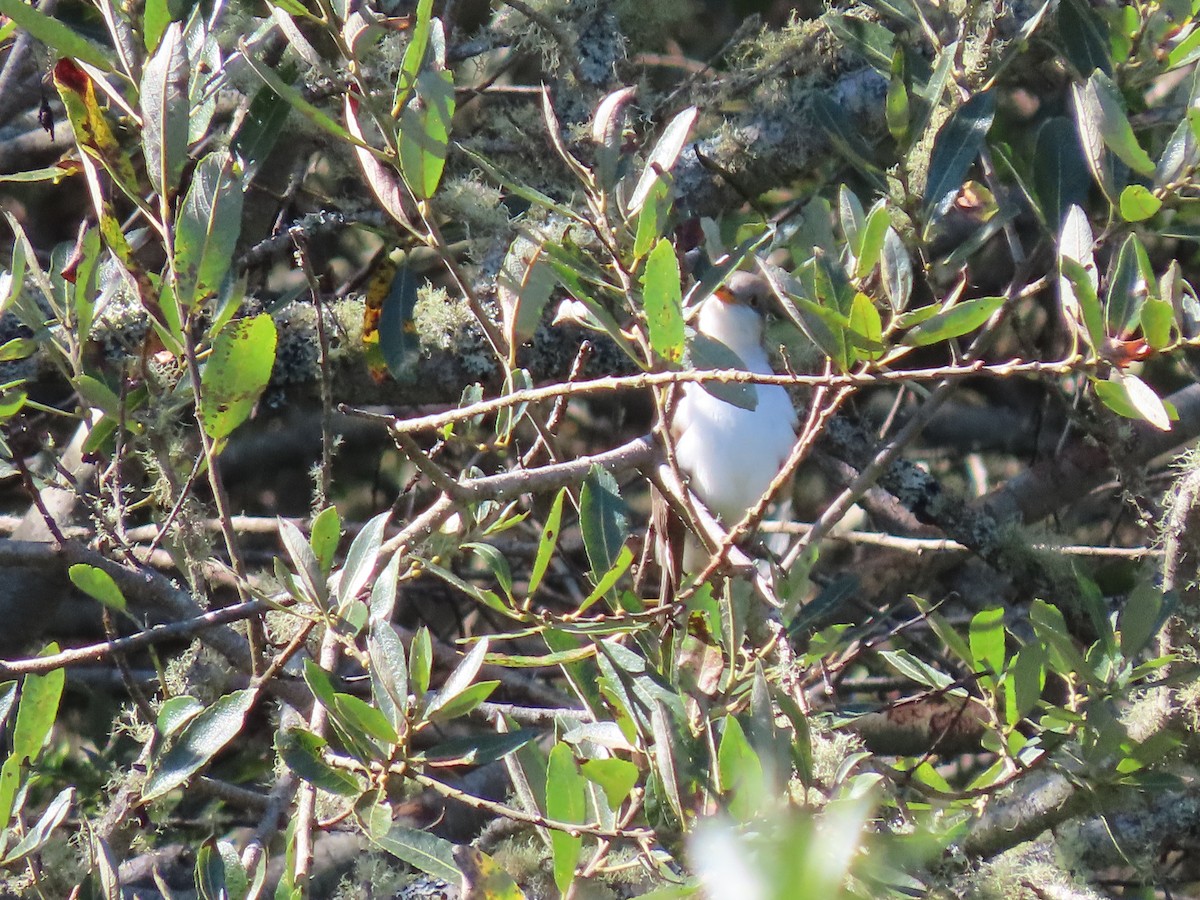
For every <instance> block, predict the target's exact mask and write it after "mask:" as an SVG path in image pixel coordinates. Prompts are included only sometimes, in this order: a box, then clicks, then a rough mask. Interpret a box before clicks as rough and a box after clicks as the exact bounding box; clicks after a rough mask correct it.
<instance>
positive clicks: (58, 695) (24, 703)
mask: <svg viewBox="0 0 1200 900" xmlns="http://www.w3.org/2000/svg"><path fill="white" fill-rule="evenodd" d="M58 651H59V647H58V644H48V645H47V646H46V647H45V649H43V650H42V652H41V653H40V654H38V655H39V656H52V655H53V654H55V653H58ZM65 683H66V670H64V669H55V670H54V671H52V672H47V673H46V674H45V675H26V676H25V678H24V680H23V681H22V682H21V698H20V700H19V701H18V702H17V716H16V723H15V724H14V726H13V736H12V752H11V753H10V754H9V755H8V758H7V759H5V760H4V765H3V768H2V769H0V827H7V824H8V821H9V818H10V817H11V816H12V814H13V812H14V808H13V807H14V802H15V800H16V797H17V790H18V788H19V787H20V784H21V782H22V780H23V776H24V774H25V773H26V771H27V770H28V768H29V764H30V763H31V762H33V761H34V760H36V759H37V757H38V755H39V754H40V753H41V752H42V747H43V746H44V745H45V743H46V740H47V739H48V738H49V737H50V729H51V728H52V727H53V725H54V720H55V719H56V718H57V716H58V706H59V701H60V700H61V699H62V692H63V685H64V684H65Z"/></svg>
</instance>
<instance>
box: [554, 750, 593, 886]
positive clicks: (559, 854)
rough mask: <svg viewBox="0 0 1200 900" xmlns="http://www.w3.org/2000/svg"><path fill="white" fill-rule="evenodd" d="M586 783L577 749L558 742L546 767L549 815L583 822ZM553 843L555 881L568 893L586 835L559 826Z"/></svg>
mask: <svg viewBox="0 0 1200 900" xmlns="http://www.w3.org/2000/svg"><path fill="white" fill-rule="evenodd" d="M585 785H586V781H585V780H584V778H583V776H582V775H580V773H579V766H578V765H577V764H576V762H575V754H574V752H573V751H572V750H571V748H570V747H568V746H567V745H566V744H563V743H558V744H555V745H554V747H553V749H551V751H550V759H549V764H548V765H547V767H546V815H547V816H549V817H550V818H551V819H555V820H557V821H559V822H569V823H571V824H582V822H583V820H584V817H585V816H586V815H587V797H586V794H585V792H584V788H585ZM550 846H551V849H552V851H553V854H554V883H555V885H557V887H558V889H559V891H561V892H562V893H564V894H565V893H566V892H567V889H568V888H569V887H570V886H571V882H572V881H574V880H575V866H576V865H577V864H578V862H579V854H580V853H581V852H582V850H583V836H582V835H570V834H568V833H567V832H565V831H559V830H557V829H555V830H553V831H551V832H550Z"/></svg>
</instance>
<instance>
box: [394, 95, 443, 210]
mask: <svg viewBox="0 0 1200 900" xmlns="http://www.w3.org/2000/svg"><path fill="white" fill-rule="evenodd" d="M416 92H417V101H416V102H415V103H410V104H409V105H408V106H406V107H404V112H403V113H402V114H401V117H400V172H401V174H402V175H403V176H404V180H405V182H406V183H407V184H408V187H409V190H411V191H412V192H413V194H414V195H415V196H416V197H417V198H418V199H420V200H428V199H429V198H430V197H432V196H433V195H434V193H435V192H436V191H437V187H438V184H439V183H440V182H441V180H442V169H443V168H444V167H445V165H446V156H447V154H448V153H449V150H450V120H451V119H452V118H453V117H454V76H453V75H452V74H451V73H449V72H423V73H422V74H421V75H420V76H418V78H417V91H416ZM418 104H419V105H418Z"/></svg>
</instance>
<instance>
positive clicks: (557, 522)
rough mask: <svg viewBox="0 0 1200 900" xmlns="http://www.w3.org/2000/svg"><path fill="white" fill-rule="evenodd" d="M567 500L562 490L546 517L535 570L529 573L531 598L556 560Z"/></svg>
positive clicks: (565, 493) (561, 489) (534, 566)
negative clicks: (552, 561)
mask: <svg viewBox="0 0 1200 900" xmlns="http://www.w3.org/2000/svg"><path fill="white" fill-rule="evenodd" d="M566 498H567V489H566V488H560V489H559V491H558V494H556V495H555V497H554V502H553V503H552V504H551V505H550V512H549V513H548V514H547V515H546V524H545V526H544V527H543V528H542V536H541V538H540V539H539V540H538V549H537V555H536V556H535V557H534V560H533V568H532V569H531V570H530V573H529V596H531V597H532V596H533V595H534V593H535V592H536V591H537V589H538V586H539V585H541V583H542V578H543V577H545V575H546V570H547V569H548V568H549V567H550V561H551V560H552V559H553V558H554V550H555V548H556V547H557V546H558V536H559V534H560V533H561V530H562V513H563V503H564V502H565V501H566Z"/></svg>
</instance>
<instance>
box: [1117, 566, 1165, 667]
mask: <svg viewBox="0 0 1200 900" xmlns="http://www.w3.org/2000/svg"><path fill="white" fill-rule="evenodd" d="M1169 611H1170V609H1169V607H1168V605H1167V604H1166V603H1165V600H1164V597H1163V593H1162V591H1161V590H1159V589H1158V588H1157V587H1155V586H1154V584H1152V583H1151V582H1149V581H1142V582H1139V583H1138V585H1137V587H1135V588H1134V589H1133V590H1132V591H1130V592H1129V597H1128V598H1127V599H1126V600H1125V605H1124V606H1123V607H1122V608H1121V612H1120V615H1119V616H1118V618H1117V627H1118V628H1119V629H1120V631H1121V652H1122V653H1123V654H1124V655H1125V656H1126V657H1128V658H1130V659H1132V658H1133V657H1135V656H1137V654H1139V653H1141V652H1142V651H1143V650H1144V649H1146V647H1147V646H1148V645H1149V644H1150V641H1151V640H1152V639H1153V638H1154V636H1155V635H1156V634H1158V631H1159V629H1160V628H1162V625H1163V622H1164V620H1165V618H1166V615H1167V613H1168V612H1169Z"/></svg>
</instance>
